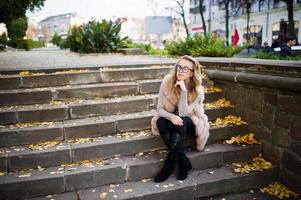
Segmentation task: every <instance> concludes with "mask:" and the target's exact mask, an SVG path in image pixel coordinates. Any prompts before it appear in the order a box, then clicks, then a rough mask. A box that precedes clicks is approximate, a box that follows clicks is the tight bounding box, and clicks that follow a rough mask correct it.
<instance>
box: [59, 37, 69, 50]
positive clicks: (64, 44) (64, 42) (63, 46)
mask: <svg viewBox="0 0 301 200" xmlns="http://www.w3.org/2000/svg"><path fill="white" fill-rule="evenodd" d="M60 48H61V49H68V48H70V41H69V40H68V39H65V40H62V41H61V43H60Z"/></svg>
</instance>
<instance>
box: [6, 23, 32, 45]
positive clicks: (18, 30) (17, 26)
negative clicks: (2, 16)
mask: <svg viewBox="0 0 301 200" xmlns="http://www.w3.org/2000/svg"><path fill="white" fill-rule="evenodd" d="M6 27H7V30H10V31H9V33H8V36H9V38H10V41H9V45H10V46H13V47H16V46H17V41H18V40H20V39H23V38H24V36H25V35H26V30H27V17H20V18H18V19H16V20H14V21H12V23H10V24H8V25H6Z"/></svg>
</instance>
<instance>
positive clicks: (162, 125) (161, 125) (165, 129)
mask: <svg viewBox="0 0 301 200" xmlns="http://www.w3.org/2000/svg"><path fill="white" fill-rule="evenodd" d="M157 127H158V129H159V133H160V135H162V134H167V133H169V132H171V130H170V124H169V120H168V119H166V118H164V117H159V118H158V120H157Z"/></svg>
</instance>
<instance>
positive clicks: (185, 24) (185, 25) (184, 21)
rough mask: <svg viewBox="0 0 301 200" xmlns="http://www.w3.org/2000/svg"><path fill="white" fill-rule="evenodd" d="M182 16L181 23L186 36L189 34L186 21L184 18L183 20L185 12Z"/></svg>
mask: <svg viewBox="0 0 301 200" xmlns="http://www.w3.org/2000/svg"><path fill="white" fill-rule="evenodd" d="M182 18H183V23H184V27H185V31H186V37H187V38H188V37H189V36H190V35H189V31H188V27H187V23H186V20H185V14H184V13H183V15H182Z"/></svg>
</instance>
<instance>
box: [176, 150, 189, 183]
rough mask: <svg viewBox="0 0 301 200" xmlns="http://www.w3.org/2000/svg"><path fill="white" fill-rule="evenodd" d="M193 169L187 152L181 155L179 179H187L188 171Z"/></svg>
mask: <svg viewBox="0 0 301 200" xmlns="http://www.w3.org/2000/svg"><path fill="white" fill-rule="evenodd" d="M191 169H192V166H191V162H190V160H189V158H188V157H187V156H186V155H185V153H181V154H180V155H179V174H178V176H177V179H178V180H181V181H182V180H185V179H186V178H187V176H188V172H189V171H190V170H191Z"/></svg>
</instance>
